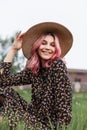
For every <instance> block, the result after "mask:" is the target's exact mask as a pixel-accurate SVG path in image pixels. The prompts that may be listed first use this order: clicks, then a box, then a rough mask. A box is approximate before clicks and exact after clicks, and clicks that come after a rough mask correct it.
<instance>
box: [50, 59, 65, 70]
mask: <svg viewBox="0 0 87 130" xmlns="http://www.w3.org/2000/svg"><path fill="white" fill-rule="evenodd" d="M51 68H53V69H56V70H57V69H58V70H61V69H67V67H66V64H65V62H64V60H63V59H57V60H54V61H53V63H52V65H51Z"/></svg>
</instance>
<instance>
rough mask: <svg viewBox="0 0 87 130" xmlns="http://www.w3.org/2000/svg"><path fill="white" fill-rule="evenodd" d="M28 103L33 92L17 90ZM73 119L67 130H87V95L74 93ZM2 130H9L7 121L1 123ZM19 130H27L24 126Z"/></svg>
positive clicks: (19, 126)
mask: <svg viewBox="0 0 87 130" xmlns="http://www.w3.org/2000/svg"><path fill="white" fill-rule="evenodd" d="M17 91H18V92H19V93H20V95H21V96H22V97H24V99H25V100H26V101H29V102H30V100H31V91H30V90H29V91H27V90H17ZM72 114H73V118H72V121H71V123H70V125H69V126H68V128H67V130H87V93H73V103H72ZM0 130H9V129H8V127H7V121H6V120H4V121H3V122H0ZM17 130H25V129H24V128H23V126H22V124H21V125H20V124H19V125H18V127H17Z"/></svg>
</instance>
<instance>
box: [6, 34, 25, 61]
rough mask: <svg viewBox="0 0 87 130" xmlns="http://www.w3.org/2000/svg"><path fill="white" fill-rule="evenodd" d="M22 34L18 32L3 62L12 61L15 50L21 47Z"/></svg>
mask: <svg viewBox="0 0 87 130" xmlns="http://www.w3.org/2000/svg"><path fill="white" fill-rule="evenodd" d="M23 36H24V34H21V33H19V34H18V35H17V36H16V38H15V40H14V43H13V45H12V47H11V48H10V50H9V53H8V54H7V55H6V57H5V59H4V62H12V60H13V58H14V56H15V54H16V52H17V51H18V50H20V49H21V48H22V38H23Z"/></svg>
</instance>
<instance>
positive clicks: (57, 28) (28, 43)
mask: <svg viewBox="0 0 87 130" xmlns="http://www.w3.org/2000/svg"><path fill="white" fill-rule="evenodd" d="M50 32H51V33H55V34H56V35H57V36H58V38H59V42H60V47H61V57H64V56H65V55H66V54H67V52H68V51H69V50H70V48H71V46H72V43H73V36H72V33H71V32H70V31H69V30H68V29H67V28H66V27H65V26H63V25H61V24H59V23H55V22H43V23H39V24H36V25H34V26H32V27H31V28H30V29H29V30H28V31H26V32H25V34H24V36H23V43H22V44H23V45H22V51H23V54H24V56H25V57H26V58H30V56H31V48H32V45H33V44H34V43H35V41H36V40H37V39H38V38H39V37H40V36H41V35H42V34H44V33H50Z"/></svg>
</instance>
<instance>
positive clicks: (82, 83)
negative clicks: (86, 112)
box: [68, 69, 87, 92]
mask: <svg viewBox="0 0 87 130" xmlns="http://www.w3.org/2000/svg"><path fill="white" fill-rule="evenodd" d="M68 72H69V74H70V78H71V81H72V84H73V91H76V92H87V70H83V69H68Z"/></svg>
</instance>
